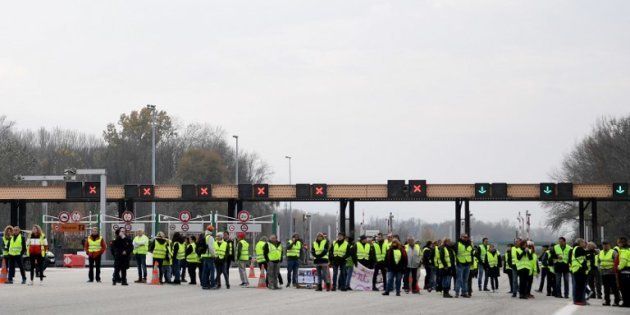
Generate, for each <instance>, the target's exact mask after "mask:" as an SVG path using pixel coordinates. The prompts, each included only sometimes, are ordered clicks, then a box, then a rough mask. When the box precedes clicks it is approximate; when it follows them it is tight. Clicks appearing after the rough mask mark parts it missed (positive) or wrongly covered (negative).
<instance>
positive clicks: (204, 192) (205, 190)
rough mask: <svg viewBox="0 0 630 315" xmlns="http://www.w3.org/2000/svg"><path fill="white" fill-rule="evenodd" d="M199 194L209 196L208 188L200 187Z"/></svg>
mask: <svg viewBox="0 0 630 315" xmlns="http://www.w3.org/2000/svg"><path fill="white" fill-rule="evenodd" d="M199 194H200V195H202V196H207V195H208V187H200V188H199Z"/></svg>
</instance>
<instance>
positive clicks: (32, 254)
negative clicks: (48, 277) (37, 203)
mask: <svg viewBox="0 0 630 315" xmlns="http://www.w3.org/2000/svg"><path fill="white" fill-rule="evenodd" d="M26 247H27V248H28V250H27V253H28V258H29V260H30V263H31V282H30V283H29V284H30V285H33V279H34V276H35V274H37V276H38V277H39V282H40V283H41V282H43V281H44V258H45V257H46V251H47V250H48V241H47V240H46V235H45V234H44V232H42V228H41V227H39V225H37V224H36V225H33V229H32V230H31V235H30V236H29V238H28V240H27V241H26Z"/></svg>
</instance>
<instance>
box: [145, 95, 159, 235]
mask: <svg viewBox="0 0 630 315" xmlns="http://www.w3.org/2000/svg"><path fill="white" fill-rule="evenodd" d="M147 108H148V109H149V110H150V111H151V184H152V185H153V186H154V187H155V123H156V108H155V105H151V104H148V105H147ZM151 217H152V218H153V226H152V227H151V234H152V236H155V231H156V230H157V220H156V219H155V201H153V202H151Z"/></svg>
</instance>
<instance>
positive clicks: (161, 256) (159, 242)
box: [149, 231, 170, 284]
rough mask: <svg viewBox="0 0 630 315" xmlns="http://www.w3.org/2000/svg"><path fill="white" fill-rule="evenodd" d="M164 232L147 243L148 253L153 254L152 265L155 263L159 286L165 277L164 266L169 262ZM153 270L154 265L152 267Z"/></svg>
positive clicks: (168, 251)
mask: <svg viewBox="0 0 630 315" xmlns="http://www.w3.org/2000/svg"><path fill="white" fill-rule="evenodd" d="M168 247H169V246H168V241H167V239H166V237H165V235H164V232H161V231H160V232H158V233H157V236H156V237H155V239H154V240H153V241H152V242H151V243H149V252H151V253H152V254H153V263H154V264H155V263H157V268H158V274H159V277H160V284H163V283H164V279H165V278H167V276H166V266H167V262H168V260H170V255H169V254H170V250H169V249H168ZM154 268H155V265H154Z"/></svg>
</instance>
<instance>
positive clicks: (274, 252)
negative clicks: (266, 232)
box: [263, 234, 282, 290]
mask: <svg viewBox="0 0 630 315" xmlns="http://www.w3.org/2000/svg"><path fill="white" fill-rule="evenodd" d="M263 253H264V255H265V260H266V261H267V262H268V267H267V268H268V274H267V277H268V278H269V281H268V286H267V288H269V289H271V290H280V289H282V288H281V287H279V286H278V275H279V274H280V263H281V262H282V243H281V242H280V241H278V237H277V236H276V235H273V234H272V235H271V236H269V242H267V244H265V246H264V247H263Z"/></svg>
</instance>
